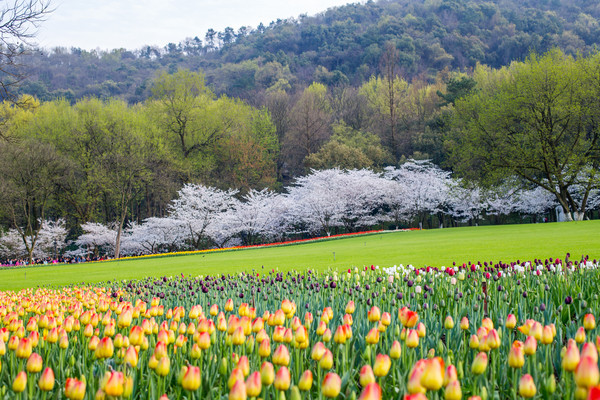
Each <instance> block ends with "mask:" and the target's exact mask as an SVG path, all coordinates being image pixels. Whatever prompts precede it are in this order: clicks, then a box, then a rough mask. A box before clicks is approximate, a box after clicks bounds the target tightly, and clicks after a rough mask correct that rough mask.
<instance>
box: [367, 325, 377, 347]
mask: <svg viewBox="0 0 600 400" xmlns="http://www.w3.org/2000/svg"><path fill="white" fill-rule="evenodd" d="M365 340H366V342H367V343H368V344H377V343H379V331H378V330H377V328H373V329H371V330H370V331H369V333H367V337H366V338H365Z"/></svg>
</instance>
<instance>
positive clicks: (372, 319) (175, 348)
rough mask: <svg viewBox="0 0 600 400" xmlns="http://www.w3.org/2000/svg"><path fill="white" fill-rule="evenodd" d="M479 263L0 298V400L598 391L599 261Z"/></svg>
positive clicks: (151, 282)
mask: <svg viewBox="0 0 600 400" xmlns="http://www.w3.org/2000/svg"><path fill="white" fill-rule="evenodd" d="M476 265H477V267H475V268H470V267H466V268H464V269H461V268H457V269H456V274H454V273H449V271H448V270H446V269H440V270H435V269H429V270H428V269H422V270H418V269H415V270H410V271H409V272H408V273H402V274H400V273H394V274H391V275H388V274H385V273H382V272H380V271H379V270H378V269H377V268H375V267H373V268H365V269H361V270H358V269H351V270H348V272H344V273H339V272H335V271H330V272H329V273H313V272H311V271H306V272H303V273H301V272H293V273H292V272H290V273H286V274H283V273H280V272H277V271H271V272H267V273H264V270H261V271H260V272H257V271H252V272H251V273H241V274H237V275H233V276H232V275H221V276H206V277H204V276H199V277H185V276H179V277H174V278H173V277H162V278H148V279H144V280H140V281H131V282H105V283H103V284H102V285H96V286H89V285H80V286H76V287H66V288H61V289H60V290H54V289H49V288H38V289H36V290H34V289H28V290H23V291H21V292H18V293H14V292H2V293H0V398H6V399H13V398H23V399H34V398H35V399H37V398H48V399H50V398H53V399H54V398H68V399H84V398H85V399H121V398H135V399H157V398H162V399H165V398H170V399H175V398H186V399H192V398H194V399H200V398H202V399H205V398H206V399H227V398H229V399H253V398H261V399H284V398H291V399H323V398H339V399H356V398H359V399H388V398H390V399H391V398H403V397H405V398H409V399H410V398H414V399H423V398H430V399H431V398H445V399H449V400H451V399H461V398H465V399H468V398H481V399H488V398H489V399H493V398H500V399H509V398H514V399H516V398H557V399H558V398H578V399H579V398H581V399H585V398H596V397H594V396H597V393H598V392H600V390H598V388H596V386H597V385H598V384H599V380H600V374H599V372H598V347H600V337H599V336H598V335H597V328H596V319H595V316H596V315H599V314H600V304H598V302H597V299H598V298H597V293H598V282H599V278H600V277H599V276H598V275H599V273H600V272H599V271H598V270H597V269H596V265H595V264H593V263H585V264H584V263H582V265H581V266H578V267H577V268H566V265H565V268H561V269H557V268H555V269H554V271H552V270H551V269H549V268H547V269H543V273H539V271H540V269H537V268H534V269H531V268H525V267H523V263H514V264H513V265H509V266H507V267H506V268H503V269H502V272H503V273H502V274H497V273H493V272H494V271H493V270H490V269H488V268H486V267H484V266H482V265H481V264H476ZM455 321H457V322H458V323H455Z"/></svg>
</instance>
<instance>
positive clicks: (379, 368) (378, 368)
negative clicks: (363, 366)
mask: <svg viewBox="0 0 600 400" xmlns="http://www.w3.org/2000/svg"><path fill="white" fill-rule="evenodd" d="M391 366H392V361H391V360H390V357H389V356H388V355H387V354H377V357H375V365H373V373H374V374H375V376H378V377H382V376H386V375H387V374H388V372H389V371H390V367H391Z"/></svg>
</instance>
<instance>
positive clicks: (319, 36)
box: [22, 0, 600, 103]
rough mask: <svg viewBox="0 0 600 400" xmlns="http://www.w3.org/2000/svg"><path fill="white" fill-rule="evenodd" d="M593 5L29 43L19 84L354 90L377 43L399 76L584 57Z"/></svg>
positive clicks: (464, 8) (501, 5)
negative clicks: (197, 75) (162, 80)
mask: <svg viewBox="0 0 600 400" xmlns="http://www.w3.org/2000/svg"><path fill="white" fill-rule="evenodd" d="M599 18H600V5H599V4H598V3H596V2H591V1H584V0H525V1H517V0H495V1H481V0H425V1H423V0H393V1H391V0H390V1H378V2H373V1H368V2H366V3H364V4H349V5H346V6H343V7H337V8H332V9H329V10H327V11H325V12H323V13H321V14H318V15H315V16H304V15H303V16H299V17H298V18H297V19H286V20H277V21H274V22H271V23H270V24H269V25H263V24H261V25H259V26H258V27H256V28H251V27H241V28H239V29H237V30H235V29H233V28H226V29H225V30H224V31H223V32H215V31H213V30H209V32H207V33H206V35H204V36H203V34H202V33H201V32H198V36H197V37H195V38H193V39H185V40H182V41H181V42H180V43H177V44H175V43H171V44H169V45H167V46H166V47H165V48H157V47H151V46H148V47H145V48H142V49H117V50H112V51H85V50H81V49H76V48H73V49H66V48H56V49H37V50H35V51H33V52H32V53H31V54H30V55H29V56H28V57H27V58H26V59H25V60H24V63H25V64H27V65H28V66H29V67H30V71H31V73H30V78H29V80H28V81H27V82H26V83H25V85H24V86H23V88H22V92H23V93H29V94H33V95H35V96H36V97H38V98H39V99H41V100H50V99H53V98H57V97H64V98H67V99H69V100H71V101H74V100H75V99H78V98H82V97H86V96H96V97H100V98H107V97H112V96H117V97H121V98H123V99H125V100H127V101H128V102H130V103H135V102H140V101H143V100H145V99H146V98H147V97H148V96H149V94H150V92H149V86H150V80H151V79H153V78H154V77H155V76H156V73H157V71H159V70H165V69H166V70H168V71H175V70H177V69H179V68H186V69H190V70H198V69H202V70H203V71H204V72H205V74H206V78H207V83H208V84H209V85H210V86H211V87H212V89H213V90H214V91H215V92H216V93H217V94H227V95H229V96H235V97H241V98H244V99H250V100H252V101H253V102H255V103H260V101H261V99H262V96H257V94H261V93H263V92H265V91H269V90H270V91H273V90H279V89H283V90H286V91H288V92H297V91H298V90H300V89H301V88H303V87H306V86H307V85H308V84H310V83H311V82H313V81H318V82H321V83H324V84H325V85H327V86H332V85H340V84H342V85H345V84H350V85H352V86H358V85H360V84H361V83H362V82H364V81H365V80H366V79H368V78H369V77H370V76H371V75H372V74H376V73H378V72H379V70H380V64H381V60H382V57H383V55H384V53H385V47H386V43H389V42H392V43H394V44H395V47H396V48H397V50H398V67H399V69H400V71H401V73H402V75H403V76H404V77H405V78H406V79H407V80H409V81H410V80H411V79H412V78H415V77H419V78H421V79H423V78H425V79H429V80H430V81H431V80H432V79H433V78H434V77H435V76H436V74H437V73H438V72H439V71H442V70H444V69H449V70H466V69H469V68H472V67H474V66H475V65H476V64H477V63H484V64H487V65H490V66H492V67H499V66H502V65H506V64H508V63H509V62H510V61H512V60H521V59H524V58H525V56H526V55H527V54H528V53H529V52H530V51H531V50H533V51H536V52H539V53H542V52H545V51H547V50H548V49H550V48H553V47H559V48H560V49H562V50H563V51H564V52H565V53H569V54H572V53H576V52H579V51H580V52H583V53H586V52H588V51H589V50H591V49H592V48H593V47H594V46H595V45H597V44H598V40H599V38H600V24H599V23H598V19H599Z"/></svg>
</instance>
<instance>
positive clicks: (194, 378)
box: [181, 366, 200, 392]
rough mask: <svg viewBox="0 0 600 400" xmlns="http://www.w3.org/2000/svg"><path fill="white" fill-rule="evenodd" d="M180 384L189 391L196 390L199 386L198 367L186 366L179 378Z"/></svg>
mask: <svg viewBox="0 0 600 400" xmlns="http://www.w3.org/2000/svg"><path fill="white" fill-rule="evenodd" d="M181 386H182V387H183V388H184V389H185V390H189V391H191V392H193V391H196V390H198V388H199V387H200V368H198V367H194V366H190V367H188V369H187V371H186V372H185V374H184V375H183V378H182V380H181Z"/></svg>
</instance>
